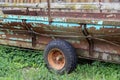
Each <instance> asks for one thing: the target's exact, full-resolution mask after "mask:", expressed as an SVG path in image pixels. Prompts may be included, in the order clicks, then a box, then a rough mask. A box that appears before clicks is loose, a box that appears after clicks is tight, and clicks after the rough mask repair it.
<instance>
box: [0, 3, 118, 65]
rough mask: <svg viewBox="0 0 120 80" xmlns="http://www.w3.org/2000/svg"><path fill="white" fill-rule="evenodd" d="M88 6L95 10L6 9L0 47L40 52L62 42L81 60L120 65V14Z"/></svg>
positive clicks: (0, 17)
mask: <svg viewBox="0 0 120 80" xmlns="http://www.w3.org/2000/svg"><path fill="white" fill-rule="evenodd" d="M89 6H90V8H95V7H94V6H91V5H88V4H87V5H85V6H83V7H84V8H87V10H86V9H83V10H76V9H75V10H74V9H72V10H70V9H68V8H66V9H63V10H59V9H58V10H57V9H55V10H54V9H51V12H50V13H51V14H50V13H49V14H48V11H47V9H46V10H41V9H38V8H35V9H33V8H31V7H28V8H21V7H17V8H11V7H9V6H5V7H8V8H9V9H7V8H6V9H3V10H2V11H3V14H2V15H0V44H5V45H12V46H19V47H25V48H32V49H40V50H43V49H44V48H45V45H47V44H48V42H50V41H51V40H54V39H64V40H66V41H68V42H70V43H71V44H72V45H73V46H74V47H75V48H76V50H78V51H77V53H78V56H80V57H83V58H90V59H99V60H104V61H110V62H117V63H120V13H119V11H118V10H114V11H115V12H111V11H110V10H109V11H108V12H101V10H95V11H94V10H93V9H92V10H91V9H90V10H89ZM67 7H70V6H67ZM76 7H78V6H76V5H75V8H76ZM70 8H73V7H70ZM67 9H68V10H67ZM95 9H96V8H95ZM103 11H104V10H103Z"/></svg>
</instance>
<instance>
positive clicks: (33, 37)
mask: <svg viewBox="0 0 120 80" xmlns="http://www.w3.org/2000/svg"><path fill="white" fill-rule="evenodd" d="M22 22H23V25H24V27H25V29H26V30H28V33H29V34H30V36H32V47H35V46H36V34H35V32H34V31H33V28H32V26H31V25H30V24H27V23H26V20H25V19H24V20H22Z"/></svg>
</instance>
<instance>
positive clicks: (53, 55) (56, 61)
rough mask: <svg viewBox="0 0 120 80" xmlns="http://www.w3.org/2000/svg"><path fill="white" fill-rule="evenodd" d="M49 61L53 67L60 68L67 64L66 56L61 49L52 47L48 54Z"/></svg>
mask: <svg viewBox="0 0 120 80" xmlns="http://www.w3.org/2000/svg"><path fill="white" fill-rule="evenodd" d="M48 63H49V64H50V66H51V67H52V68H53V69H56V70H60V69H62V68H63V67H64V66H65V57H64V54H63V53H62V51H61V50H59V49H52V50H50V52H49V54H48Z"/></svg>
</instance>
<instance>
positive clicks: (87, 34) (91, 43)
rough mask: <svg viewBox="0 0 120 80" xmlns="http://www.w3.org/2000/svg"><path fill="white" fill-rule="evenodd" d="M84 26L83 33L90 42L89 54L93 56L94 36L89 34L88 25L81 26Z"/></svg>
mask: <svg viewBox="0 0 120 80" xmlns="http://www.w3.org/2000/svg"><path fill="white" fill-rule="evenodd" d="M81 25H82V32H83V34H84V35H85V37H86V40H87V41H88V44H89V54H90V56H92V53H93V49H94V41H93V39H92V36H91V35H90V34H89V33H88V31H87V28H86V24H81Z"/></svg>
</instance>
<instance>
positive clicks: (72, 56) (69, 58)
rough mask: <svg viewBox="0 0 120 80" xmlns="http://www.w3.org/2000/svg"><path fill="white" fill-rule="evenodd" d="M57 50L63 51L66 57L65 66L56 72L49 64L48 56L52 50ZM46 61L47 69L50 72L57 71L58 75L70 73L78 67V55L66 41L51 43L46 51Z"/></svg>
mask: <svg viewBox="0 0 120 80" xmlns="http://www.w3.org/2000/svg"><path fill="white" fill-rule="evenodd" d="M54 48H57V49H59V50H61V51H62V52H63V54H64V57H65V65H64V67H63V68H62V69H60V70H55V69H54V68H52V67H51V65H50V64H49V62H48V54H49V51H50V50H51V49H54ZM44 61H45V63H46V66H47V68H48V69H49V70H50V71H55V72H57V73H58V74H64V73H70V72H71V71H73V70H74V69H75V68H76V65H77V55H76V51H75V49H74V47H72V45H71V44H70V43H68V42H67V41H64V40H53V41H51V42H50V43H49V44H48V45H47V46H46V48H45V50H44Z"/></svg>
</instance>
